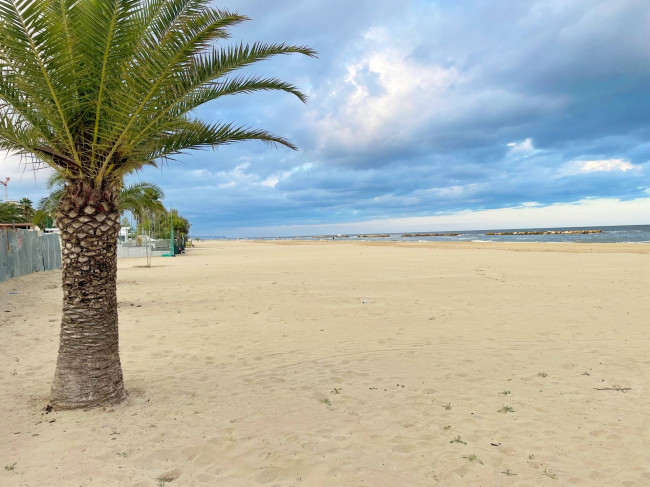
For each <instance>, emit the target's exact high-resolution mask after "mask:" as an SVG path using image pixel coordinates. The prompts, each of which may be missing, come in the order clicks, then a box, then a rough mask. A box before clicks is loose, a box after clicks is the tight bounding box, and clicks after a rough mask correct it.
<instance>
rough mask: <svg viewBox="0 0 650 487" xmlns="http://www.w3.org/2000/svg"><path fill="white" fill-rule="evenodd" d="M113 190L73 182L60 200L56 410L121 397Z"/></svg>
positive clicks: (117, 221)
mask: <svg viewBox="0 0 650 487" xmlns="http://www.w3.org/2000/svg"><path fill="white" fill-rule="evenodd" d="M117 194H118V192H117V191H116V190H115V189H113V188H102V189H95V188H93V187H92V186H91V185H90V184H88V183H75V184H71V185H69V186H68V187H67V188H66V190H65V192H64V195H63V197H62V198H61V202H60V203H59V208H58V213H57V225H58V227H59V229H60V230H61V242H62V247H63V249H62V250H63V318H62V320H61V336H60V342H59V355H58V358H57V363H56V372H55V374H54V382H53V384H52V393H51V401H52V405H53V406H54V407H55V408H58V409H72V408H80V407H88V406H98V405H103V404H112V403H117V402H120V401H122V400H123V399H124V398H125V397H126V392H125V391H124V384H123V381H122V367H121V364H120V355H119V337H118V327H117V292H116V291H117V286H116V271H117V236H118V234H119V231H120V213H119V211H118V209H117Z"/></svg>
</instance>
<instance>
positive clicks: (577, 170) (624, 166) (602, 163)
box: [560, 159, 642, 176]
mask: <svg viewBox="0 0 650 487" xmlns="http://www.w3.org/2000/svg"><path fill="white" fill-rule="evenodd" d="M641 169H642V168H641V166H636V165H634V164H632V163H631V162H630V161H629V160H627V159H598V160H590V161H583V160H576V161H571V162H569V163H567V164H565V165H564V166H563V167H562V168H560V175H562V176H573V175H576V174H589V173H594V172H628V171H641Z"/></svg>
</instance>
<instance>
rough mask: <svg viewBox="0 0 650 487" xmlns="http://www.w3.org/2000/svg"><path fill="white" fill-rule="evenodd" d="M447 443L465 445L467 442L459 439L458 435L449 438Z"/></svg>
mask: <svg viewBox="0 0 650 487" xmlns="http://www.w3.org/2000/svg"><path fill="white" fill-rule="evenodd" d="M449 443H462V444H463V445H467V442H465V441H463V440H461V439H460V435H458V436H457V437H456V438H454V439H453V440H451V441H450V442H449Z"/></svg>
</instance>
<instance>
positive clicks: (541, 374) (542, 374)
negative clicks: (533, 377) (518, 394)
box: [537, 372, 548, 377]
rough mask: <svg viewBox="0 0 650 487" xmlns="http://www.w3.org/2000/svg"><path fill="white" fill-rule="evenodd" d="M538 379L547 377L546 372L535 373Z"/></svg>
mask: <svg viewBox="0 0 650 487" xmlns="http://www.w3.org/2000/svg"><path fill="white" fill-rule="evenodd" d="M537 376H538V377H548V374H547V373H546V372H537Z"/></svg>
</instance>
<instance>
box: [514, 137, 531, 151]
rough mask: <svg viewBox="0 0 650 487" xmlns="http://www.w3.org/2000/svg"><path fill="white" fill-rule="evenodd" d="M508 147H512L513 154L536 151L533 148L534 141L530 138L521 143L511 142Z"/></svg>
mask: <svg viewBox="0 0 650 487" xmlns="http://www.w3.org/2000/svg"><path fill="white" fill-rule="evenodd" d="M508 147H510V153H511V154H516V153H520V152H523V153H526V152H533V151H534V150H535V148H534V147H533V140H532V139H531V138H530V137H529V138H527V139H524V140H522V141H521V142H510V143H509V144H508Z"/></svg>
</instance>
